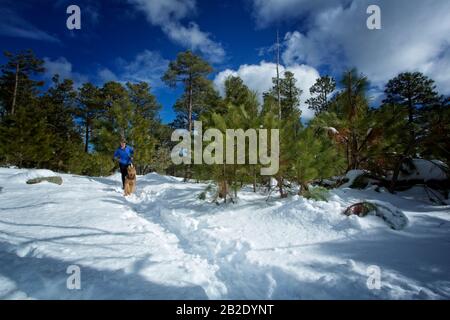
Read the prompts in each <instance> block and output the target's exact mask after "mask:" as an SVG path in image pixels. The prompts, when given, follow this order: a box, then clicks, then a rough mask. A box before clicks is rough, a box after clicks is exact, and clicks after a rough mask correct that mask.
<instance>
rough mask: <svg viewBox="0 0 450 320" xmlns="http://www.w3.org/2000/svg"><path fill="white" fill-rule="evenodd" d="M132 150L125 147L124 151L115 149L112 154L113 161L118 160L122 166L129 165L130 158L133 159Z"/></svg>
mask: <svg viewBox="0 0 450 320" xmlns="http://www.w3.org/2000/svg"><path fill="white" fill-rule="evenodd" d="M133 154H134V150H133V148H132V147H130V146H126V147H125V149H122V148H121V147H119V148H117V150H116V152H114V159H116V158H119V163H121V164H124V165H129V164H131V157H133Z"/></svg>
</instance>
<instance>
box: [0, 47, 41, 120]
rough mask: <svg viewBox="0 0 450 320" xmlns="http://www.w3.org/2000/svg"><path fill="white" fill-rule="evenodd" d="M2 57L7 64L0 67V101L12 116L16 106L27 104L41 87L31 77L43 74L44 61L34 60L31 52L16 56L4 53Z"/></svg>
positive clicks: (38, 82)
mask: <svg viewBox="0 0 450 320" xmlns="http://www.w3.org/2000/svg"><path fill="white" fill-rule="evenodd" d="M4 55H5V57H6V58H7V59H8V62H7V63H6V64H5V65H3V66H2V67H1V72H2V76H1V78H0V99H1V101H2V103H1V104H2V105H3V106H4V107H3V108H4V109H5V110H6V111H7V113H9V114H11V115H14V113H15V112H16V109H17V106H18V105H25V104H28V103H29V102H30V99H31V98H32V97H33V96H36V95H37V89H38V88H39V87H40V86H42V85H43V82H41V81H36V80H33V77H34V76H36V75H39V74H42V73H43V72H44V67H43V64H44V61H42V60H41V59H38V58H36V57H35V55H34V53H33V51H31V50H26V51H22V52H19V53H17V54H13V53H11V52H7V51H5V53H4Z"/></svg>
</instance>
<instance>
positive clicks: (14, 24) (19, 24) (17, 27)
mask: <svg viewBox="0 0 450 320" xmlns="http://www.w3.org/2000/svg"><path fill="white" fill-rule="evenodd" d="M0 17H1V19H0V35H2V36H8V37H16V38H25V39H32V40H41V41H48V42H56V43H59V42H60V41H59V39H58V38H56V37H54V36H52V35H50V34H48V33H47V32H45V31H43V30H40V29H39V28H37V27H35V26H34V25H32V24H31V23H29V22H28V21H26V20H24V19H23V18H21V17H20V16H18V15H17V14H16V13H15V12H14V11H12V10H10V9H7V8H1V7H0Z"/></svg>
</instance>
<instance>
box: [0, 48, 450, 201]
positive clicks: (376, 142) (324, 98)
mask: <svg viewBox="0 0 450 320" xmlns="http://www.w3.org/2000/svg"><path fill="white" fill-rule="evenodd" d="M5 56H6V58H7V62H6V63H5V64H4V65H2V66H1V75H0V165H4V166H5V165H15V166H18V167H23V168H47V169H51V170H55V171H59V172H70V173H73V174H83V175H90V176H99V175H108V174H110V173H112V172H113V171H114V170H115V169H116V166H117V164H116V163H114V161H113V159H112V154H113V152H114V149H115V148H117V147H118V141H119V139H120V138H121V137H125V138H126V139H127V141H128V143H129V144H130V145H131V146H133V147H134V148H135V149H136V154H135V158H134V162H135V165H136V167H137V169H138V173H140V174H146V173H149V172H154V171H156V172H160V173H167V174H171V175H178V176H183V177H185V178H186V179H194V180H198V181H205V180H208V181H215V182H216V185H217V186H218V196H220V197H226V196H227V195H229V196H230V197H231V198H233V197H235V196H236V195H237V192H238V190H239V189H240V188H241V187H242V186H244V185H252V186H253V188H254V189H255V191H256V189H257V188H258V186H262V185H266V184H268V183H270V180H272V181H276V190H277V191H278V192H279V195H280V196H281V197H286V196H287V195H288V192H289V190H290V186H291V185H292V184H293V183H295V184H296V185H297V186H299V188H298V190H299V192H300V193H301V194H306V193H307V192H308V190H309V185H310V183H311V182H312V181H317V180H321V179H326V178H329V177H331V176H336V175H342V174H344V173H345V172H347V171H349V170H353V169H366V170H369V171H370V172H372V173H373V174H374V175H376V176H379V177H386V176H390V177H391V178H390V179H391V186H392V190H394V189H395V184H396V182H397V179H398V176H399V174H400V170H401V168H402V163H404V162H405V161H407V160H408V159H412V158H424V159H437V160H441V161H443V162H444V163H447V164H448V163H450V155H449V153H450V108H449V105H450V98H449V97H448V96H443V95H441V94H440V93H439V92H438V91H437V89H436V86H435V83H434V81H433V80H432V79H430V78H428V77H427V76H425V75H424V74H422V73H419V72H405V73H401V74H399V75H397V76H396V77H395V78H393V79H391V80H389V81H388V82H387V83H386V85H385V89H384V100H383V101H382V102H381V103H380V104H379V105H377V106H373V103H372V101H371V97H370V95H369V79H367V77H365V76H364V75H362V74H360V73H359V72H358V71H357V70H355V69H351V70H348V71H346V72H344V73H343V74H342V76H341V77H340V79H333V78H332V77H330V76H327V75H324V76H322V77H321V78H319V79H318V80H317V81H316V83H315V84H314V86H313V87H312V88H311V89H310V93H311V96H312V97H311V98H310V99H308V100H306V101H304V103H305V104H307V105H308V107H309V108H311V109H312V110H314V112H315V117H314V118H313V119H312V120H310V121H309V122H308V123H307V124H304V123H303V122H302V121H301V119H302V114H301V111H300V108H299V106H300V101H301V99H302V95H303V92H302V91H301V90H300V89H299V88H298V85H297V83H296V79H295V77H294V74H292V73H291V72H289V71H286V72H284V74H282V75H281V77H279V78H274V79H272V80H273V87H272V88H271V89H270V90H269V91H268V92H265V93H264V94H263V99H262V103H260V100H259V99H258V95H257V93H256V92H253V91H252V90H250V89H249V88H248V87H247V86H246V84H245V83H244V82H243V81H242V79H240V78H239V77H232V76H231V77H229V78H227V79H226V81H225V84H224V86H225V90H224V91H225V93H224V95H223V96H221V95H220V94H219V93H218V91H217V90H216V89H215V87H214V86H213V84H212V81H211V80H210V78H211V75H212V74H213V68H212V67H211V65H210V64H209V63H208V62H207V61H205V60H204V59H202V58H201V57H200V56H198V55H195V54H194V53H192V52H190V51H186V52H182V53H179V54H178V56H177V58H176V59H175V60H174V61H172V62H170V64H169V66H168V69H167V71H166V72H165V74H164V76H163V77H162V80H163V82H164V83H165V84H166V85H167V86H170V87H173V88H175V87H179V88H183V94H182V95H181V96H180V97H179V98H178V100H177V101H176V103H175V105H174V106H173V108H174V110H175V112H176V118H175V120H174V121H173V122H172V123H170V124H163V123H162V121H161V118H160V117H159V111H160V110H161V105H160V103H159V102H158V101H157V99H156V97H155V96H154V94H153V93H152V88H151V87H150V85H149V84H148V83H145V82H140V83H120V82H114V81H111V82H107V83H105V84H103V85H102V86H97V85H95V84H92V83H89V82H87V83H84V84H82V85H81V86H79V87H77V88H76V87H75V85H74V82H73V80H72V79H61V78H60V77H59V76H58V75H54V77H53V79H52V82H51V83H49V84H45V83H44V82H43V81H42V80H41V79H43V74H44V72H45V70H44V61H43V60H42V59H40V58H38V57H36V56H35V55H34V53H33V52H32V51H31V50H27V51H22V52H18V53H15V54H13V53H9V52H5ZM194 120H201V121H203V128H204V130H206V129H207V128H217V129H219V130H221V131H222V132H223V133H225V130H226V129H244V130H246V129H250V128H255V129H258V128H265V129H279V130H280V161H279V171H278V173H277V174H276V175H275V176H274V177H267V176H261V175H260V166H261V165H260V164H246V165H240V164H220V165H219V164H215V165H206V164H204V165H178V166H175V165H173V164H172V162H171V159H170V152H171V149H172V147H173V146H174V144H175V142H172V141H171V140H170V138H171V134H172V132H173V130H174V129H177V128H184V129H187V130H189V131H190V132H191V133H192V130H193V121H194ZM247 156H248V155H247ZM224 157H226V155H224ZM270 178H272V179H270Z"/></svg>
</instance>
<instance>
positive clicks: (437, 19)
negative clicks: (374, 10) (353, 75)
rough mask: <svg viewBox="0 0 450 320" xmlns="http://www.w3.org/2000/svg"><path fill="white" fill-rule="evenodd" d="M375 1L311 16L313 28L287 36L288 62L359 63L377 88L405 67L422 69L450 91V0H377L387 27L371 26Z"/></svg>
mask: <svg viewBox="0 0 450 320" xmlns="http://www.w3.org/2000/svg"><path fill="white" fill-rule="evenodd" d="M372 3H373V1H369V0H359V1H353V2H352V4H351V5H350V6H343V5H342V4H339V3H338V4H336V3H334V7H328V8H322V10H319V11H317V12H314V14H313V15H312V16H311V17H310V20H311V25H310V27H309V28H308V30H306V31H304V32H303V33H300V32H298V31H294V32H290V33H287V34H286V37H285V46H286V50H285V51H284V52H283V56H282V58H283V61H284V63H286V64H293V63H306V64H308V65H312V66H314V67H317V68H318V67H320V66H325V65H326V66H328V67H330V68H331V70H332V71H334V72H335V73H339V72H341V71H342V70H343V69H344V68H348V67H353V66H355V67H357V68H358V69H359V70H360V71H361V72H363V73H365V74H366V75H367V76H368V77H369V80H371V81H372V83H373V84H374V85H375V86H378V87H379V88H382V87H383V86H384V84H385V82H386V81H387V80H388V79H390V78H392V77H394V76H395V75H396V74H398V73H400V72H404V71H421V72H424V73H425V74H426V75H428V76H430V77H431V78H433V79H435V80H436V81H437V84H438V87H439V88H440V89H441V90H442V92H443V93H447V94H448V93H450V86H449V82H450V81H449V76H448V75H449V74H450V65H449V63H448V57H449V53H448V52H449V46H450V39H449V37H448V35H449V34H450V19H448V13H449V12H450V2H449V1H439V0H429V1H411V0H396V1H390V0H378V1H376V3H377V4H378V5H379V6H380V8H381V19H382V29H381V30H369V29H367V28H366V19H367V17H368V15H367V13H366V9H367V7H368V5H369V4H372Z"/></svg>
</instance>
